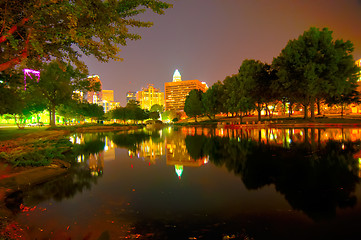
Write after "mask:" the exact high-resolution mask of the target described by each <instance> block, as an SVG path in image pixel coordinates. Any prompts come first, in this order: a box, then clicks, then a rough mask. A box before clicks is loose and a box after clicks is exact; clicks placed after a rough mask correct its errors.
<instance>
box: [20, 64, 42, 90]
mask: <svg viewBox="0 0 361 240" xmlns="http://www.w3.org/2000/svg"><path fill="white" fill-rule="evenodd" d="M23 72H24V85H25V87H24V90H26V76H29V77H30V78H31V79H33V77H32V76H31V74H33V75H35V76H36V77H37V80H36V82H39V79H40V71H36V70H33V69H28V68H25V69H24V70H23Z"/></svg>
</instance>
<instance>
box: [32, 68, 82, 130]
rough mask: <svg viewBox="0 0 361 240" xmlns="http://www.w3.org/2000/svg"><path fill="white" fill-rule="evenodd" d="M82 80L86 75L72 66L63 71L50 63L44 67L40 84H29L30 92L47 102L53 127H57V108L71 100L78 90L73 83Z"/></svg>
mask: <svg viewBox="0 0 361 240" xmlns="http://www.w3.org/2000/svg"><path fill="white" fill-rule="evenodd" d="M82 78H84V75H83V74H81V73H80V72H79V71H78V70H76V69H74V68H73V67H72V66H71V65H67V66H66V69H64V70H63V69H61V68H60V66H59V65H58V64H57V63H56V62H50V63H45V64H44V65H43V67H42V69H41V76H40V80H39V82H38V83H33V84H29V88H28V89H29V91H32V92H34V94H35V95H37V96H43V97H44V98H45V99H46V100H47V103H48V109H49V118H50V119H49V120H50V121H49V122H50V125H51V126H55V110H56V107H57V106H58V105H60V104H63V103H66V102H67V101H69V100H71V98H72V94H73V91H74V90H76V89H75V85H73V81H74V83H77V82H79V80H80V79H82Z"/></svg>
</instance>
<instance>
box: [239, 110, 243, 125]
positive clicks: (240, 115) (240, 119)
mask: <svg viewBox="0 0 361 240" xmlns="http://www.w3.org/2000/svg"><path fill="white" fill-rule="evenodd" d="M242 119H243V115H242V113H241V114H239V121H240V124H242Z"/></svg>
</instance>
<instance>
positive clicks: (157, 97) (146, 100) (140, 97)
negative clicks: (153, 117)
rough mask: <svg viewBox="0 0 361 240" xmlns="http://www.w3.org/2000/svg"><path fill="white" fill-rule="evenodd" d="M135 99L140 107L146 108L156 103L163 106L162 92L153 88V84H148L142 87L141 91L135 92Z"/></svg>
mask: <svg viewBox="0 0 361 240" xmlns="http://www.w3.org/2000/svg"><path fill="white" fill-rule="evenodd" d="M137 101H139V105H140V107H141V108H142V109H148V110H150V108H151V107H152V106H153V105H155V104H158V105H160V106H164V92H161V91H160V90H159V89H157V88H154V87H153V84H149V85H148V88H143V89H142V91H138V92H137Z"/></svg>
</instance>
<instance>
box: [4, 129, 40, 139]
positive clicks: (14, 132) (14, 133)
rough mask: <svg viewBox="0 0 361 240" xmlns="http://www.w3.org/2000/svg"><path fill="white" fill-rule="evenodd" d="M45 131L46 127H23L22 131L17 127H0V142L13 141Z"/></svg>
mask: <svg viewBox="0 0 361 240" xmlns="http://www.w3.org/2000/svg"><path fill="white" fill-rule="evenodd" d="M46 129H47V127H25V128H24V129H19V128H17V127H1V128H0V141H5V140H9V139H14V138H17V137H20V136H23V135H25V134H28V133H34V132H39V131H45V130H46Z"/></svg>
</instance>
